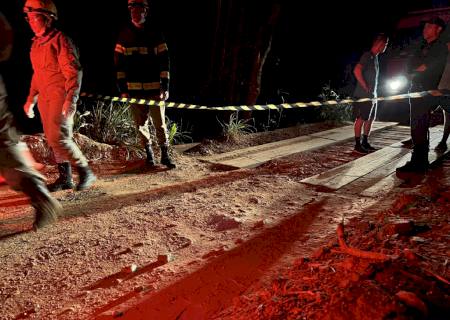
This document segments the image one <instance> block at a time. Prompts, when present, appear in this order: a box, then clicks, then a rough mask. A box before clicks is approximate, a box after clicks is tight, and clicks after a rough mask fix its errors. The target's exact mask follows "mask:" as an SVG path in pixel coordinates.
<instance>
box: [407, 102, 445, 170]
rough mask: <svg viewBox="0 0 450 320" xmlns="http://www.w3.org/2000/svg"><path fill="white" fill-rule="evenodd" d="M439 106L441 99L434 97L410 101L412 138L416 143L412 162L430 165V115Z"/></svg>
mask: <svg viewBox="0 0 450 320" xmlns="http://www.w3.org/2000/svg"><path fill="white" fill-rule="evenodd" d="M438 105H439V99H437V98H436V97H432V96H426V97H423V98H415V99H411V98H410V99H409V108H410V115H411V116H410V117H411V118H410V120H411V138H412V140H413V143H414V149H413V153H412V157H411V161H412V162H417V163H421V164H424V163H428V151H429V149H430V133H429V128H430V114H431V111H432V110H434V109H435V108H436V107H437V106H438Z"/></svg>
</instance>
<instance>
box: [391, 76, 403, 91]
mask: <svg viewBox="0 0 450 320" xmlns="http://www.w3.org/2000/svg"><path fill="white" fill-rule="evenodd" d="M406 84H407V80H406V78H405V77H404V76H399V77H396V78H393V79H390V80H388V82H387V87H388V88H389V91H391V92H392V93H396V92H398V91H400V90H401V89H403V88H404V87H405V86H406Z"/></svg>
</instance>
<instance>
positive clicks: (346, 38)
mask: <svg viewBox="0 0 450 320" xmlns="http://www.w3.org/2000/svg"><path fill="white" fill-rule="evenodd" d="M242 1H246V0H242ZM0 2H1V4H0V7H1V11H2V12H3V13H4V14H5V15H6V16H7V18H8V19H9V20H10V22H11V23H12V24H13V26H14V28H15V33H16V41H15V48H14V49H15V50H14V56H13V59H12V63H11V69H12V72H11V71H10V72H9V73H8V80H9V83H10V85H9V88H10V89H9V91H10V95H11V96H12V97H11V101H12V102H13V103H14V104H21V103H22V102H23V99H24V96H25V95H26V92H27V89H28V84H29V77H30V70H31V67H30V63H29V58H28V50H29V47H30V43H31V40H30V39H31V38H32V33H31V31H30V30H29V28H28V26H27V24H26V22H25V21H24V19H23V15H22V3H23V2H22V1H18V0H1V1H0ZM438 2H446V3H448V1H445V0H438V1H436V0H435V1H431V0H429V1H418V0H395V1H393V0H378V1H375V2H374V1H362V0H361V1H336V0H335V1H320V0H317V1H313V2H311V3H306V1H299V0H291V1H284V2H283V1H282V2H281V3H282V4H281V10H282V11H281V12H282V13H281V15H282V16H281V17H282V18H281V22H280V23H279V25H278V26H277V28H276V30H275V34H274V38H273V47H272V58H273V57H275V58H277V59H278V60H279V64H278V66H279V68H278V69H277V70H276V72H275V73H274V74H275V75H276V76H274V77H275V78H274V79H272V80H273V82H275V83H277V85H279V86H280V87H281V88H282V89H283V90H284V91H286V92H288V93H289V100H291V102H295V101H299V100H302V101H304V100H313V99H316V98H317V95H318V94H319V93H320V89H321V87H322V85H324V84H326V83H327V82H329V81H331V83H332V85H335V84H336V83H337V80H338V79H339V77H340V75H341V74H342V72H343V68H344V66H345V64H346V63H348V62H349V61H351V60H352V59H355V58H357V57H358V55H359V54H360V53H361V52H362V51H363V50H364V49H366V48H367V47H368V46H369V45H370V42H371V38H372V36H373V34H374V33H376V32H380V31H385V32H389V31H391V30H392V28H393V26H394V25H395V21H397V20H398V18H399V17H401V16H402V15H404V14H405V13H406V12H408V11H410V10H415V9H420V8H430V7H431V6H432V3H434V4H437V3H438ZM55 3H56V6H57V7H58V11H59V17H60V21H59V26H60V29H62V30H63V31H65V32H66V33H68V34H69V35H70V36H71V37H72V38H73V39H74V41H75V43H76V44H77V45H78V46H79V48H80V52H81V59H82V64H83V67H84V79H83V91H88V92H96V93H101V94H114V93H115V92H114V71H113V67H112V66H113V49H114V42H115V37H116V35H117V32H118V29H119V27H120V25H122V24H123V23H125V22H126V21H127V19H128V11H127V4H126V0H120V1H119V0H90V1H88V0H72V1H69V0H59V1H58V0H55ZM214 3H215V1H213V0H195V1H170V0H166V1H163V0H159V1H156V0H155V1H154V3H153V6H152V15H153V18H155V19H158V20H159V21H161V23H162V26H163V30H164V31H165V34H166V38H167V43H168V46H169V50H170V55H171V61H172V70H171V71H172V72H171V74H172V82H171V101H177V102H191V101H195V99H196V95H198V93H199V92H200V88H201V87H202V85H203V84H204V81H205V79H206V78H207V73H208V67H209V62H208V61H209V60H208V57H209V56H210V54H211V43H212V41H213V39H212V34H213V32H212V30H213V28H214V19H215V7H214ZM368 6H372V7H370V8H368ZM272 61H273V59H272ZM11 83H13V85H11ZM12 107H13V108H17V106H14V105H13V106H12Z"/></svg>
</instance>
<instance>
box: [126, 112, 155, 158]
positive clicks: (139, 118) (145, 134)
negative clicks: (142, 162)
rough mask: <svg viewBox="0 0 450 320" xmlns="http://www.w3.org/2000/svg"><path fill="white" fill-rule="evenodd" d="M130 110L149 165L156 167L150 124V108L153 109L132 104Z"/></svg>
mask: <svg viewBox="0 0 450 320" xmlns="http://www.w3.org/2000/svg"><path fill="white" fill-rule="evenodd" d="M130 108H131V109H130V110H131V114H132V116H133V119H134V125H135V127H136V131H137V134H138V139H139V141H140V144H141V146H142V147H143V148H144V149H145V153H146V155H147V164H148V165H151V166H154V165H155V155H154V153H153V149H152V142H151V136H150V130H149V124H148V123H149V108H151V106H147V105H141V104H132V105H131V107H130Z"/></svg>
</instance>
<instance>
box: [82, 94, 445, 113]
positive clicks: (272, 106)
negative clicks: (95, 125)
mask: <svg viewBox="0 0 450 320" xmlns="http://www.w3.org/2000/svg"><path fill="white" fill-rule="evenodd" d="M426 96H433V97H441V96H447V97H449V98H450V92H449V90H429V91H422V92H412V93H405V94H400V95H394V96H388V97H378V98H376V99H370V98H361V99H342V100H328V101H322V102H319V101H310V102H296V103H282V104H278V105H275V104H267V105H253V106H246V105H240V106H223V107H208V106H201V105H196V104H185V103H177V102H164V101H156V100H150V99H148V100H146V99H138V98H120V97H111V96H103V95H97V94H88V93H81V94H80V97H81V98H89V99H96V100H110V101H117V102H124V103H126V102H127V103H130V104H141V105H148V106H153V105H156V106H165V107H166V108H173V109H188V110H213V111H214V110H219V111H253V110H269V109H270V110H280V109H294V108H306V107H321V106H336V105H340V104H355V103H364V102H369V101H373V102H375V101H395V100H405V99H408V98H411V99H418V98H423V97H426Z"/></svg>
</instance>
